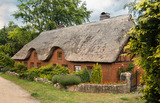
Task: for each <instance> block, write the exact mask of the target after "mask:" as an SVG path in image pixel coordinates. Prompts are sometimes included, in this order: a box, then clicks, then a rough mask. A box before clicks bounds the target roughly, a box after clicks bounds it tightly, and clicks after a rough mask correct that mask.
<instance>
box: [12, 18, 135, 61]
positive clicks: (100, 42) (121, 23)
mask: <svg viewBox="0 0 160 103" xmlns="http://www.w3.org/2000/svg"><path fill="white" fill-rule="evenodd" d="M133 26H135V24H134V23H133V22H132V21H131V16H130V15H122V16H118V17H114V18H110V19H108V20H103V21H98V22H92V23H87V24H83V25H78V26H71V27H66V28H63V29H57V30H51V31H45V32H42V33H41V34H40V35H39V36H38V37H37V38H35V39H34V40H32V41H31V42H29V43H28V44H26V45H25V46H24V47H23V48H22V49H21V50H20V51H19V52H18V53H16V54H15V55H14V56H13V57H12V59H18V60H24V59H26V57H27V55H28V50H29V49H30V48H34V49H35V50H36V51H37V55H38V59H39V60H42V61H44V60H47V59H49V58H50V56H51V54H52V53H53V51H54V47H59V48H61V49H62V50H63V51H64V57H65V59H66V60H68V61H75V62H84V61H86V62H114V61H115V60H116V59H117V57H118V55H119V53H120V51H121V50H122V49H123V47H124V45H125V44H126V42H127V41H128V36H127V37H125V38H123V36H124V35H125V34H126V33H127V32H128V30H129V29H130V28H131V27H133Z"/></svg>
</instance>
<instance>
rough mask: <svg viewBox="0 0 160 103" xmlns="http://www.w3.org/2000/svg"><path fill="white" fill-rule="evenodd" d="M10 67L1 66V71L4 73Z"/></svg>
mask: <svg viewBox="0 0 160 103" xmlns="http://www.w3.org/2000/svg"><path fill="white" fill-rule="evenodd" d="M10 69H11V68H10V67H4V68H2V72H3V73H5V72H6V71H9V70H10Z"/></svg>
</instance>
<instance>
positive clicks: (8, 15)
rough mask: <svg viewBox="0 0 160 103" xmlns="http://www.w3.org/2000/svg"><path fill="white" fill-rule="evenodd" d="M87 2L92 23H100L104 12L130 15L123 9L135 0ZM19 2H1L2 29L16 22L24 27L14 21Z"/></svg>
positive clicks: (0, 24) (2, 0)
mask: <svg viewBox="0 0 160 103" xmlns="http://www.w3.org/2000/svg"><path fill="white" fill-rule="evenodd" d="M82 1H84V2H86V4H87V9H88V10H90V11H92V14H91V17H90V19H89V20H90V22H93V21H99V16H100V14H101V13H102V12H107V13H110V16H111V17H114V16H118V15H123V14H128V9H125V10H124V9H123V7H124V5H125V4H126V3H129V2H131V1H133V0H82ZM17 4H18V2H17V0H0V29H1V28H3V26H4V25H8V23H9V21H14V22H15V23H16V24H18V25H19V26H20V25H23V24H22V20H21V19H18V20H16V19H14V17H13V16H12V14H14V12H15V11H16V10H18V9H17V6H16V5H17Z"/></svg>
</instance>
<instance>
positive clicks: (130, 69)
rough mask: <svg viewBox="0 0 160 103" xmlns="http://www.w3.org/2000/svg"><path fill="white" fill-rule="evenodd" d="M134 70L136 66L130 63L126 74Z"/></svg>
mask: <svg viewBox="0 0 160 103" xmlns="http://www.w3.org/2000/svg"><path fill="white" fill-rule="evenodd" d="M134 68H135V65H134V64H132V63H129V64H128V66H127V68H126V70H125V71H126V72H130V71H132V70H133V69H134Z"/></svg>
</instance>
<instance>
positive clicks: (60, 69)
mask: <svg viewBox="0 0 160 103" xmlns="http://www.w3.org/2000/svg"><path fill="white" fill-rule="evenodd" d="M69 73H70V70H69V69H68V68H66V67H63V66H61V65H58V64H56V67H55V68H54V69H53V72H52V75H59V74H69Z"/></svg>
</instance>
